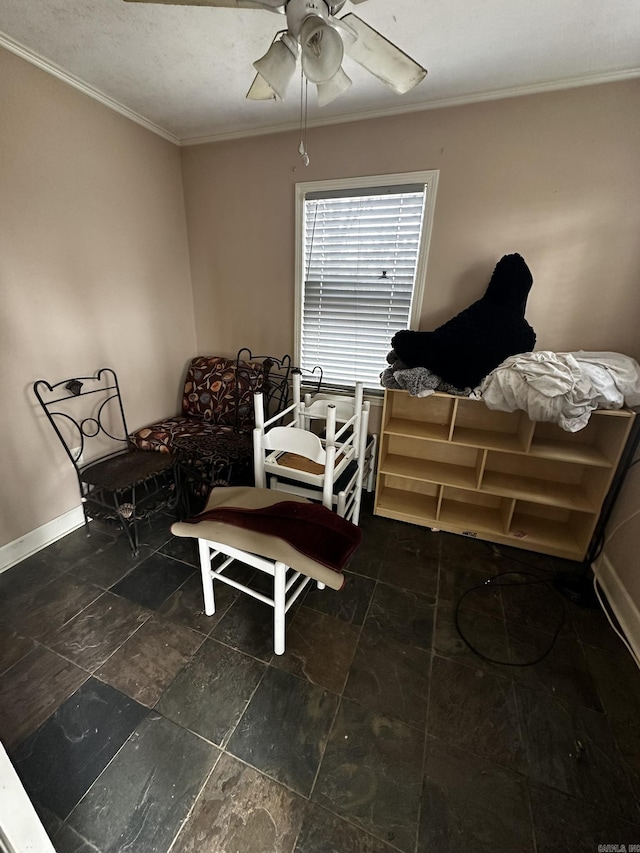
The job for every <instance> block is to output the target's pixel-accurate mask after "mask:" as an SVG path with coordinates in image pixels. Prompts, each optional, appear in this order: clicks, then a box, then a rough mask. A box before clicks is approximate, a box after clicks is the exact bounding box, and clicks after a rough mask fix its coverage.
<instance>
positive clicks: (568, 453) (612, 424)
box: [529, 410, 633, 468]
mask: <svg viewBox="0 0 640 853" xmlns="http://www.w3.org/2000/svg"><path fill="white" fill-rule="evenodd" d="M632 421H633V418H631V417H629V413H628V412H626V411H608V410H598V411H596V412H593V413H592V415H591V418H590V419H589V423H588V424H587V425H586V426H585V427H584V429H581V430H579V432H578V433H571V432H567V431H566V430H563V429H562V428H561V427H559V426H558V425H557V424H551V423H537V424H536V425H535V431H534V434H533V440H532V442H531V449H530V451H529V452H530V454H531V455H532V456H537V457H540V458H544V459H555V460H560V461H565V462H578V463H581V464H583V465H591V466H595V467H602V468H613V467H615V466H617V464H618V462H619V461H620V455H621V453H622V449H623V447H624V445H625V442H626V440H627V437H628V433H629V430H630V429H631V424H632Z"/></svg>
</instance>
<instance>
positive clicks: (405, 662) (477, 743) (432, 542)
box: [0, 509, 640, 853]
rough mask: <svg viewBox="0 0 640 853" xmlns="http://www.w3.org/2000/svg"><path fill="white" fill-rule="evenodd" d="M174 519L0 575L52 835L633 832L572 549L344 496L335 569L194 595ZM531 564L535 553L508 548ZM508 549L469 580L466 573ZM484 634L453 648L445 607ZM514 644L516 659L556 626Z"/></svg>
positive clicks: (180, 839) (479, 845)
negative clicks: (210, 600)
mask: <svg viewBox="0 0 640 853" xmlns="http://www.w3.org/2000/svg"><path fill="white" fill-rule="evenodd" d="M169 524H170V520H169V519H168V518H162V519H159V520H157V521H156V523H154V526H153V527H151V528H145V529H144V530H143V540H144V543H145V544H144V546H143V548H142V550H141V553H140V555H139V557H138V558H135V559H134V558H133V557H132V556H131V554H130V552H129V551H128V548H127V545H126V543H125V542H124V541H123V540H116V541H114V540H113V539H112V538H111V537H110V536H109V535H107V534H106V533H105V532H104V531H100V530H98V531H96V532H95V533H94V535H93V536H92V537H91V538H90V539H87V538H86V537H85V536H84V535H83V532H82V531H81V530H80V531H77V532H75V533H73V534H70V535H69V536H67V537H65V538H64V539H62V540H60V541H59V542H57V543H55V544H54V545H52V546H50V547H49V548H47V549H46V550H44V551H42V552H40V553H39V554H37V555H36V556H34V557H32V558H30V559H28V560H25V561H24V562H23V563H21V564H20V565H18V566H16V567H14V568H13V569H11V570H10V571H8V572H5V573H3V574H2V575H1V576H0V738H2V740H3V742H4V743H5V745H6V747H7V749H8V751H9V753H10V756H11V758H12V760H13V762H14V765H15V766H16V769H17V771H18V773H19V775H20V777H21V778H22V780H23V783H24V785H25V787H26V789H27V791H28V792H29V794H30V796H31V798H32V800H33V801H34V803H35V804H36V807H37V809H38V812H39V813H40V815H41V816H42V820H43V823H44V824H45V827H46V828H47V830H48V832H49V834H50V835H51V838H52V839H53V843H54V845H55V847H56V850H57V851H59V853H71V851H74V853H90V851H92V852H93V853H95V851H98V853H119V852H120V851H134V853H151V851H154V853H167V851H169V850H171V853H187V851H192V853H237V851H241V853H294V851H295V853H392V851H402V853H416V851H420V853H453V852H454V851H456V853H462V851H464V853H469V851H474V853H484V851H487V852H488V851H491V853H556V851H557V853H567V851H571V853H580V851H588V853H595V851H596V850H597V849H598V844H611V845H613V844H630V843H635V844H640V811H639V808H638V799H637V798H638V796H640V671H638V669H637V667H636V666H635V664H634V662H633V661H632V659H631V657H630V655H629V654H628V652H627V651H626V650H625V648H624V647H623V645H622V643H621V642H620V640H619V639H618V638H617V637H616V635H615V634H614V633H613V631H612V629H611V628H610V627H609V625H608V623H607V622H606V620H605V618H604V615H603V614H602V612H601V611H599V610H586V609H581V608H579V607H578V606H576V605H573V604H571V603H569V602H566V601H564V600H562V601H563V603H562V604H561V603H559V602H560V599H559V598H558V597H557V596H556V594H555V593H554V592H553V590H552V588H551V586H550V584H549V583H539V582H537V583H528V584H526V585H523V584H522V583H521V582H522V581H537V580H538V579H540V578H545V579H549V578H551V577H553V573H554V572H557V571H568V570H572V569H575V566H572V565H571V564H566V563H563V562H561V561H556V560H553V559H551V558H549V557H544V556H539V555H534V554H530V553H528V552H525V551H516V550H509V549H497V548H495V547H493V546H491V545H488V544H486V543H482V542H479V541H476V540H472V539H465V538H463V537H458V536H453V535H450V534H446V533H433V532H431V531H429V530H425V529H422V528H419V527H414V526H411V525H407V524H401V523H399V522H394V521H389V520H387V519H382V518H377V517H374V516H372V514H371V510H370V509H366V510H365V512H364V514H363V519H362V527H363V529H364V540H363V544H362V546H361V548H360V549H359V551H358V552H357V554H356V556H355V557H354V559H353V561H352V563H351V565H350V567H349V568H350V571H349V573H348V581H347V585H346V587H345V588H344V590H342V591H341V592H333V591H331V590H323V591H319V590H317V589H315V588H310V589H309V591H308V593H307V594H306V596H305V597H304V598H303V600H302V602H301V604H299V605H298V606H297V607H296V608H295V611H294V612H293V613H291V614H290V615H289V620H288V633H287V652H286V654H285V655H283V656H282V657H274V656H273V655H272V651H271V621H270V617H271V612H270V610H269V609H268V608H267V607H266V606H265V605H262V604H260V603H259V602H255V601H253V600H251V599H249V598H248V597H247V596H238V595H237V594H236V592H235V591H234V590H232V589H231V588H229V587H226V586H223V587H221V589H220V591H219V593H218V612H217V613H216V615H215V616H214V617H211V618H207V617H206V616H204V615H203V613H202V601H201V591H200V582H199V574H198V571H197V559H196V549H195V543H194V541H193V540H183V539H175V538H173V537H171V535H170V532H169ZM523 561H524V563H525V564H529V565H530V566H531V567H532V568H528V567H527V566H525V565H523ZM505 571H512V572H526V573H529V572H532V573H533V576H532V574H520V575H518V574H512V575H508V576H505V578H503V582H505V583H507V582H508V583H511V584H514V583H516V582H519V583H518V585H517V586H514V585H511V586H489V587H488V586H486V585H484V584H483V582H484V581H485V580H486V578H487V577H489V576H492V575H494V574H496V573H498V572H505ZM478 585H480V586H481V588H480V589H478V590H475V591H473V592H471V593H469V594H468V595H466V596H465V598H464V600H463V604H462V606H461V608H460V611H459V623H460V626H461V628H462V630H463V632H464V633H465V635H466V636H467V638H468V639H469V641H470V642H471V643H472V644H473V645H475V646H476V647H477V648H478V649H479V650H480V651H481V652H482V653H483V655H484V658H482V657H478V656H476V655H475V654H473V653H472V652H471V651H470V650H469V649H468V648H467V646H466V645H465V644H464V642H463V641H462V640H461V638H460V636H459V634H458V632H457V630H456V627H455V623H454V615H455V605H456V603H457V601H458V600H459V598H460V596H461V595H462V594H463V593H464V592H466V591H467V590H468V589H470V588H471V587H477V586H478ZM563 611H564V614H565V615H564V624H563V625H562V628H561V630H560V632H559V635H558V637H557V641H556V642H555V645H554V647H553V650H552V651H551V653H550V654H549V655H548V656H546V657H545V658H544V660H542V661H541V662H540V663H538V664H536V665H534V666H513V667H511V666H506V665H502V664H496V663H491V662H489V661H488V660H486V659H485V658H492V659H494V660H495V659H498V660H503V661H512V662H513V663H520V664H522V663H525V662H527V661H531V660H533V659H534V658H536V657H539V656H540V655H542V654H543V653H544V651H545V650H546V649H547V648H548V647H549V645H550V644H551V643H552V641H553V634H554V632H555V630H556V628H557V627H558V625H559V624H560V621H559V620H560V618H561V616H562V613H563Z"/></svg>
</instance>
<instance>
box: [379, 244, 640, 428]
mask: <svg viewBox="0 0 640 853" xmlns="http://www.w3.org/2000/svg"><path fill="white" fill-rule="evenodd" d="M532 284H533V277H532V275H531V272H530V271H529V268H528V267H527V265H526V263H525V261H524V260H523V258H522V257H521V256H520V255H518V254H512V255H505V256H504V257H503V258H501V260H500V261H499V262H498V264H497V265H496V268H495V270H494V272H493V275H492V277H491V281H490V282H489V286H488V287H487V290H486V292H485V294H484V296H483V297H482V298H481V299H479V300H478V301H477V302H474V303H473V304H472V305H470V306H469V307H468V308H466V309H465V310H464V311H462V312H461V313H460V314H457V315H456V316H455V317H453V318H452V319H451V320H449V321H448V322H447V323H445V324H444V325H443V326H440V327H439V328H437V329H435V330H434V331H433V332H413V331H408V330H404V331H401V332H397V333H396V334H395V335H394V337H393V339H392V341H391V346H392V347H393V349H392V350H391V352H390V353H389V355H388V356H387V362H388V364H389V367H387V368H386V369H385V370H384V371H383V372H382V373H381V375H380V381H381V384H382V385H383V387H385V388H392V389H396V390H397V389H402V390H405V391H408V392H409V393H410V394H412V395H413V396H416V397H426V396H428V395H429V394H433V393H434V392H435V391H444V392H446V393H448V394H455V395H457V396H466V397H472V398H475V399H480V400H484V402H485V403H486V405H487V407H488V408H490V409H499V410H501V411H506V412H512V411H514V410H515V409H522V410H523V411H525V412H527V413H528V415H529V417H530V419H531V420H532V421H551V422H554V423H557V424H559V426H561V427H562V429H564V430H567V431H568V432H577V431H578V430H580V429H582V428H583V427H585V426H586V425H587V423H588V421H589V417H590V415H591V412H593V411H594V410H595V409H620V408H622V407H623V406H628V407H630V408H632V407H634V406H640V366H639V365H638V363H637V362H636V361H635V360H634V359H632V358H630V357H629V356H626V355H622V354H620V353H616V352H584V351H582V350H580V351H579V352H550V351H547V350H541V351H538V352H534V351H533V348H534V346H535V342H536V334H535V332H534V330H533V329H532V328H531V326H530V325H529V324H528V323H527V321H526V320H525V317H524V314H525V308H526V303H527V297H528V294H529V291H530V289H531V286H532Z"/></svg>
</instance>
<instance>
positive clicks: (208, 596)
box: [198, 539, 216, 616]
mask: <svg viewBox="0 0 640 853" xmlns="http://www.w3.org/2000/svg"><path fill="white" fill-rule="evenodd" d="M198 551H199V552H200V574H201V575H202V595H203V597H204V612H205V613H206V614H207V616H213V614H214V613H215V612H216V600H215V596H214V594H213V578H212V577H211V551H210V549H209V543H208V542H207V540H206V539H198Z"/></svg>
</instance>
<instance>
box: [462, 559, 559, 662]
mask: <svg viewBox="0 0 640 853" xmlns="http://www.w3.org/2000/svg"><path fill="white" fill-rule="evenodd" d="M512 559H513V560H514V561H515V562H517V563H522V564H523V565H525V566H529V568H534V567H533V566H531V565H530V564H529V563H525V562H524V561H523V560H518V559H517V558H512ZM544 571H548V572H552V573H553V574H557V572H554V571H553V570H552V569H544ZM505 575H528V576H530V577H534V578H535V580H534V581H520V582H518V583H496V582H495V581H496V578H501V577H504V576H505ZM541 583H544V584H551V583H553V580H552V579H551V578H549V579H547V578H540V577H538V575H534V574H533V572H520V571H514V570H509V571H506V572H500V573H499V574H497V575H494V576H493V577H492V578H489V579H488V580H486V581H485V582H484V583H481V584H477V585H476V586H472V587H470V588H469V589H467V590H466V591H465V592H463V593H462V595H461V596H460V598H459V599H458V602H457V604H456V607H455V610H454V614H453V618H454V622H455V626H456V630H457V632H458V634H459V635H460V639H461V640H462V641H463V643H464V644H465V645H466V646H467V648H469V649H470V650H471V651H472V652H473V654H474V655H477V656H478V657H479V658H482V660H484V661H487V663H494V664H500V665H501V666H533V665H534V664H537V663H540V662H541V661H543V660H544V659H545V658H546V657H547V656H548V655H549V654H550V653H551V652H552V650H553V648H554V646H555V644H556V641H557V639H558V636H559V634H560V631H561V630H562V627H563V625H564V622H565V617H566V610H565V606H564V602H563V601H562V599H561V598H560V597H559V596H557V595H555V593H554V596H553V597H554V599H555V601H556V602H557V603H558V604H559V605H560V609H561V615H560V621H559V623H558V626H557V628H556V630H555V632H554V634H553V637H552V638H551V643H550V644H549V647H548V648H547V649H546V650H545V651H544V652H543V653H542V654H541V655H539V656H538V657H537V658H535V659H534V660H531V661H525V662H524V663H514V662H513V661H506V660H497V659H496V658H490V657H489V656H488V655H485V654H483V653H482V652H481V651H480V650H479V649H477V648H476V647H475V646H474V645H473V644H472V643H471V642H469V640H468V639H467V638H466V637H465V635H464V633H463V631H462V628H461V627H460V606H461V604H462V602H463V601H464V599H465V598H466V597H467V596H468V595H469V594H470V593H472V592H475V591H476V590H480V589H485V590H486V589H490V588H491V587H496V586H497V587H514V586H535V585H536V584H541Z"/></svg>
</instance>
